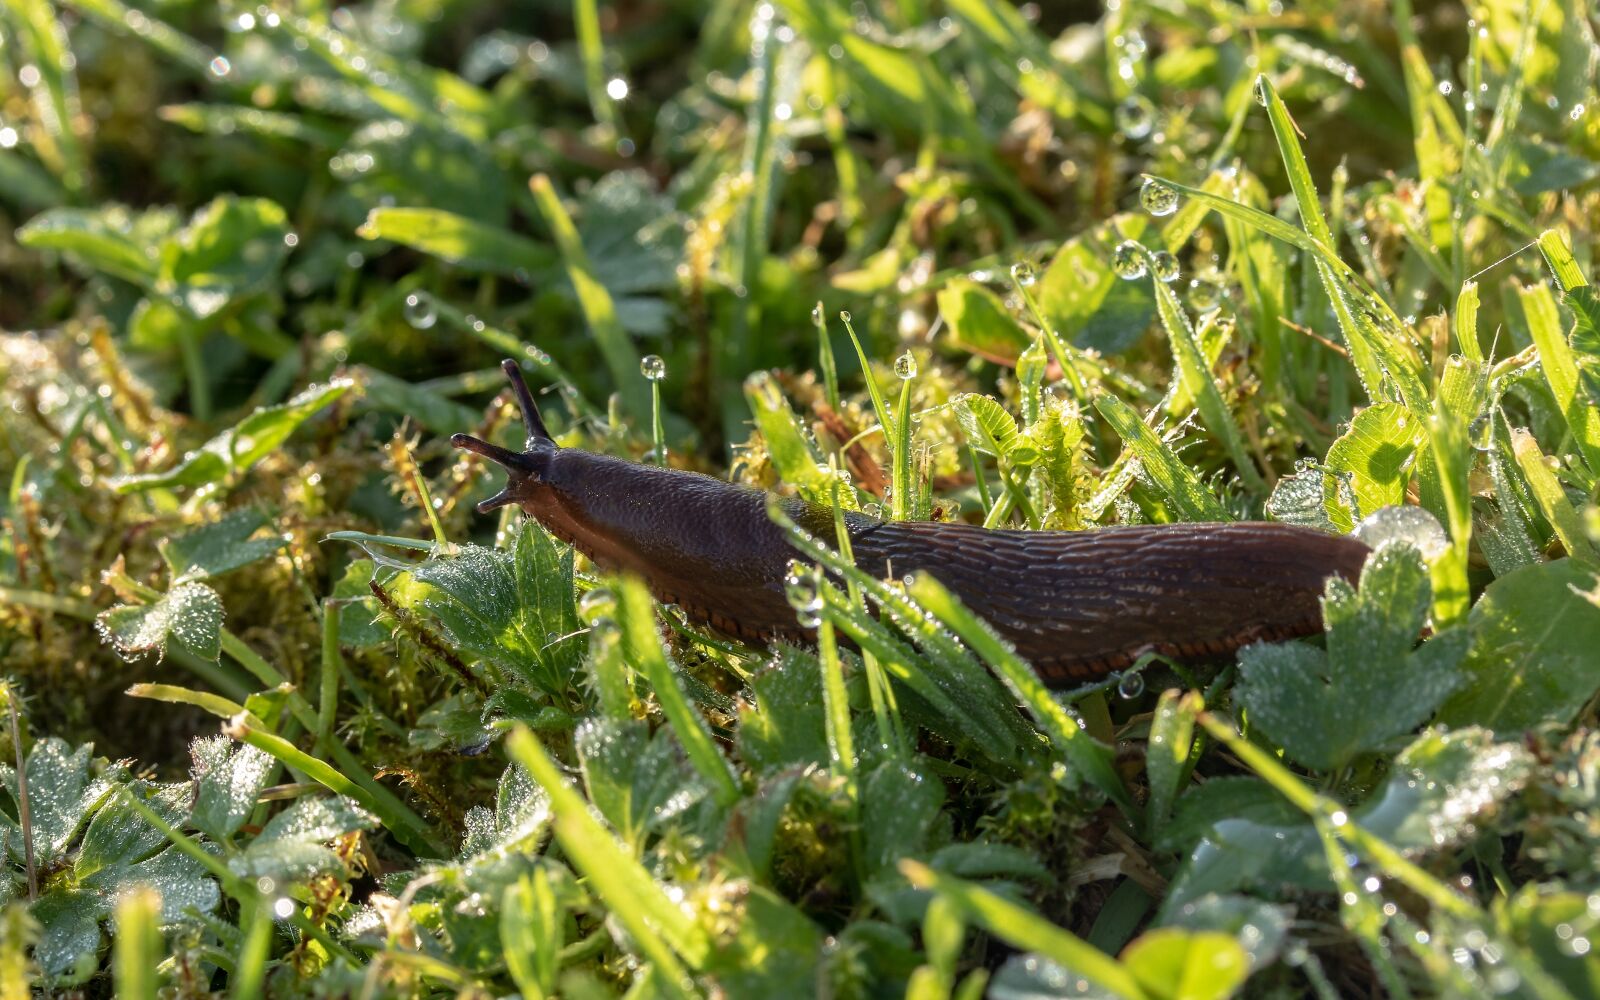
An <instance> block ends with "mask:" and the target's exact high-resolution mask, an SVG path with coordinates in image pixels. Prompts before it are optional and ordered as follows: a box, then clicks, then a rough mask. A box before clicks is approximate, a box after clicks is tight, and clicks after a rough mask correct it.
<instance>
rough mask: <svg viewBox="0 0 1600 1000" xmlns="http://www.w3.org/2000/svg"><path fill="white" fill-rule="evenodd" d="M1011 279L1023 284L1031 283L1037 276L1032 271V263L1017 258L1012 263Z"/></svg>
mask: <svg viewBox="0 0 1600 1000" xmlns="http://www.w3.org/2000/svg"><path fill="white" fill-rule="evenodd" d="M1011 280H1013V281H1015V282H1016V283H1017V284H1019V285H1023V286H1027V285H1031V284H1033V283H1034V281H1035V280H1037V277H1036V275H1035V274H1034V271H1033V265H1032V264H1030V263H1028V262H1027V261H1025V260H1019V261H1017V262H1016V263H1015V264H1012V265H1011Z"/></svg>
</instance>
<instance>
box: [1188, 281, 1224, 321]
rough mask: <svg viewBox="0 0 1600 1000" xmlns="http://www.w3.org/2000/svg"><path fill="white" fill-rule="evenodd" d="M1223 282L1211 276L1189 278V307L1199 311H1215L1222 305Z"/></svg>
mask: <svg viewBox="0 0 1600 1000" xmlns="http://www.w3.org/2000/svg"><path fill="white" fill-rule="evenodd" d="M1224 294H1225V290H1224V289H1223V287H1222V282H1220V281H1218V280H1216V279H1215V278H1212V277H1209V276H1200V277H1195V278H1190V279H1189V308H1191V309H1193V310H1194V311H1195V312H1197V313H1209V312H1215V311H1216V310H1217V309H1219V308H1220V307H1221V306H1222V297H1223V295H1224Z"/></svg>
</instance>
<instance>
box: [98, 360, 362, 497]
mask: <svg viewBox="0 0 1600 1000" xmlns="http://www.w3.org/2000/svg"><path fill="white" fill-rule="evenodd" d="M350 384H351V383H350V382H348V381H345V380H335V381H332V382H329V383H327V384H326V385H313V386H308V387H306V388H305V389H304V390H302V391H301V392H300V393H299V394H298V395H296V396H295V397H294V398H293V399H291V400H289V401H288V402H287V403H284V404H282V405H281V406H264V407H262V408H261V409H259V410H256V411H255V412H254V413H252V414H250V415H249V416H248V417H245V418H244V419H243V420H241V421H239V422H238V423H237V424H235V425H234V426H233V427H231V428H229V429H228V430H225V431H223V432H222V433H221V434H218V435H217V436H216V437H214V438H212V439H211V440H210V441H207V442H206V443H205V444H204V445H202V446H201V447H200V449H199V450H198V451H193V452H190V453H189V454H188V455H186V456H184V459H183V461H181V462H179V463H178V464H177V465H175V466H173V467H172V468H171V469H168V470H167V471H166V472H152V473H145V474H141V475H131V476H119V477H117V478H116V479H113V480H112V481H111V486H112V488H113V489H115V490H116V491H117V492H118V493H141V492H144V491H146V490H153V489H161V488H164V487H174V486H205V485H207V484H209V483H215V482H220V481H221V480H223V479H225V478H227V477H228V476H229V475H230V474H237V473H241V472H243V471H245V470H246V469H249V468H250V467H251V466H253V465H255V464H256V463H257V462H259V461H261V459H263V458H265V457H266V456H267V455H269V454H271V453H272V452H273V451H275V450H277V448H278V447H279V446H280V445H282V444H283V442H284V441H286V440H288V438H289V435H291V434H293V433H294V432H295V429H296V428H298V427H299V426H300V425H301V424H303V423H305V422H306V421H307V420H309V419H311V417H312V416H313V415H314V414H316V412H317V411H318V410H321V409H322V408H323V407H325V406H327V405H328V404H329V403H331V402H333V401H334V400H336V399H338V398H339V397H340V396H343V395H344V394H345V392H346V391H348V390H349V388H350Z"/></svg>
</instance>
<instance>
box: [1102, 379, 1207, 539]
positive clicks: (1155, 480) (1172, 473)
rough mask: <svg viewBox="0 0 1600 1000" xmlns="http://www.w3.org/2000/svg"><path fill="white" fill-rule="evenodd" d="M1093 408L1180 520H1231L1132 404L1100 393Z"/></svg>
mask: <svg viewBox="0 0 1600 1000" xmlns="http://www.w3.org/2000/svg"><path fill="white" fill-rule="evenodd" d="M1094 408H1095V409H1096V410H1098V411H1099V412H1100V415H1101V416H1102V417H1104V418H1105V421H1106V423H1108V424H1110V425H1111V429H1112V430H1113V431H1115V432H1116V433H1117V436H1118V437H1120V438H1121V439H1122V441H1123V444H1124V445H1125V446H1126V447H1127V449H1128V451H1129V452H1131V453H1132V454H1133V455H1134V457H1135V458H1137V459H1138V460H1139V464H1140V465H1141V466H1142V467H1143V468H1144V472H1145V475H1146V476H1148V477H1149V479H1150V482H1151V483H1152V484H1153V485H1154V486H1155V488H1156V489H1157V490H1159V491H1160V492H1161V494H1162V496H1164V497H1165V498H1166V499H1167V501H1168V502H1169V503H1171V504H1172V506H1173V510H1174V511H1175V512H1176V513H1177V514H1178V515H1179V516H1180V517H1181V518H1183V520H1185V521H1231V520H1233V518H1232V517H1231V516H1230V515H1229V514H1228V511H1227V508H1225V507H1223V506H1222V502H1221V501H1219V500H1218V499H1217V498H1216V497H1215V496H1213V495H1212V493H1211V491H1210V490H1208V489H1206V488H1205V486H1204V485H1203V484H1202V483H1201V482H1200V480H1199V478H1197V477H1196V476H1195V474H1194V472H1193V471H1192V470H1190V468H1189V467H1188V466H1187V465H1184V464H1183V462H1182V461H1180V460H1179V459H1178V456H1177V455H1174V454H1173V453H1172V449H1171V448H1169V447H1167V444H1166V442H1165V441H1162V440H1161V439H1160V438H1159V437H1157V436H1156V433H1155V432H1154V431H1152V430H1151V429H1150V428H1149V427H1147V426H1145V423H1144V421H1142V420H1140V419H1139V415H1138V414H1137V413H1135V412H1134V411H1133V408H1132V407H1130V406H1129V405H1128V404H1127V403H1124V402H1123V401H1122V400H1120V399H1118V398H1117V397H1115V396H1101V397H1100V398H1099V399H1096V400H1095V401H1094Z"/></svg>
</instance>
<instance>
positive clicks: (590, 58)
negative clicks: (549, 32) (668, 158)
mask: <svg viewBox="0 0 1600 1000" xmlns="http://www.w3.org/2000/svg"><path fill="white" fill-rule="evenodd" d="M572 22H573V26H574V27H575V28H576V30H577V35H578V55H579V56H580V57H581V58H582V60H583V85H584V89H585V90H586V91H588V93H589V110H591V111H592V112H594V119H595V121H597V122H599V123H600V124H602V125H605V126H606V127H608V128H609V129H610V130H611V134H612V136H613V137H614V138H616V139H621V138H622V125H621V122H620V121H619V120H618V117H617V109H616V107H615V106H614V105H613V104H612V102H611V95H610V94H609V93H608V92H607V90H606V50H605V40H604V38H603V37H602V36H601V34H600V4H599V0H572Z"/></svg>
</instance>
